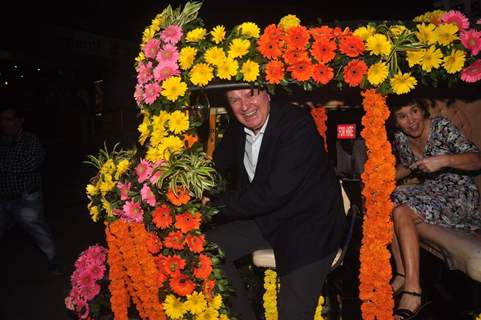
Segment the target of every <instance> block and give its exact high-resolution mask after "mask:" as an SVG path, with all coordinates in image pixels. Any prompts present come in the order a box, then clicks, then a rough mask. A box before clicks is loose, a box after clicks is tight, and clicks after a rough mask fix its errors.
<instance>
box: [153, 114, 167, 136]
mask: <svg viewBox="0 0 481 320" xmlns="http://www.w3.org/2000/svg"><path fill="white" fill-rule="evenodd" d="M167 120H169V113H168V112H167V111H165V110H162V111H160V112H159V114H158V115H155V116H153V117H152V131H155V132H162V133H164V132H165V124H166V123H167Z"/></svg>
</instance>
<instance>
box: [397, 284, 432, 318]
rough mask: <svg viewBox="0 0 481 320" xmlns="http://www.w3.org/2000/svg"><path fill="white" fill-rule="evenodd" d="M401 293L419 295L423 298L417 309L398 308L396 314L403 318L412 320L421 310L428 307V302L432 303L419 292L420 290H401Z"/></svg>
mask: <svg viewBox="0 0 481 320" xmlns="http://www.w3.org/2000/svg"><path fill="white" fill-rule="evenodd" d="M400 294H408V295H411V296H415V297H419V298H421V304H420V305H419V306H418V307H417V308H416V309H415V310H409V309H404V308H402V309H397V310H396V311H394V315H395V316H400V317H402V318H401V319H402V320H410V319H414V318H416V317H417V316H418V315H419V313H420V312H421V310H422V309H423V308H424V307H426V306H427V305H428V304H430V303H431V301H425V298H424V295H423V294H421V293H419V292H411V291H401V292H400Z"/></svg>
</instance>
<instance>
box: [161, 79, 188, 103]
mask: <svg viewBox="0 0 481 320" xmlns="http://www.w3.org/2000/svg"><path fill="white" fill-rule="evenodd" d="M186 90H187V84H185V82H182V81H181V80H180V77H170V78H167V79H165V80H164V82H162V91H161V92H160V94H161V95H163V96H164V97H166V98H167V100H170V101H172V102H174V101H176V100H177V98H179V97H181V96H183V95H184V94H185V91H186Z"/></svg>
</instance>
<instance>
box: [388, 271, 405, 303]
mask: <svg viewBox="0 0 481 320" xmlns="http://www.w3.org/2000/svg"><path fill="white" fill-rule="evenodd" d="M397 276H399V277H401V278H406V276H405V275H404V274H402V273H399V272H396V273H395V274H394V278H393V279H392V280H391V283H390V284H391V285H392V283H393V281H394V279H395V278H396V277H397ZM391 287H392V286H391ZM403 289H404V285H402V286H400V287H399V288H398V289H397V290H396V291H393V294H392V296H393V298H394V297H397V296H398V295H400V294H401V292H403Z"/></svg>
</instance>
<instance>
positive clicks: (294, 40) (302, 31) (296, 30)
mask: <svg viewBox="0 0 481 320" xmlns="http://www.w3.org/2000/svg"><path fill="white" fill-rule="evenodd" d="M309 37H310V35H309V32H308V31H307V29H306V27H303V26H295V27H291V28H289V29H288V30H287V35H286V37H285V40H286V43H287V48H288V49H304V48H305V47H306V45H307V44H308V43H309Z"/></svg>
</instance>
